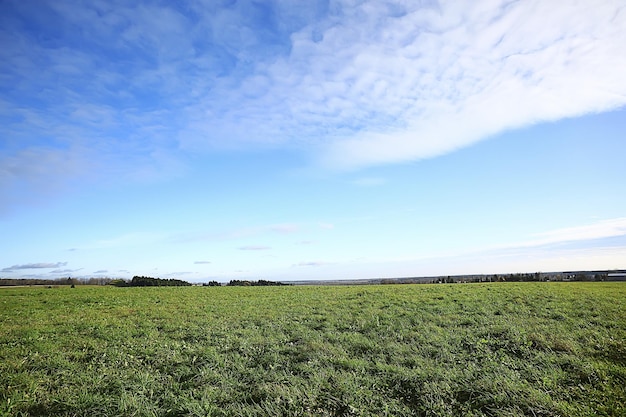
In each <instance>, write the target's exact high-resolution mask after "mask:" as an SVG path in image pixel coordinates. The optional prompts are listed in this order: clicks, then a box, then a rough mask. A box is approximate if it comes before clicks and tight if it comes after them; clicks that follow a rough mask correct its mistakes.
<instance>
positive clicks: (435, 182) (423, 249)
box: [0, 0, 626, 282]
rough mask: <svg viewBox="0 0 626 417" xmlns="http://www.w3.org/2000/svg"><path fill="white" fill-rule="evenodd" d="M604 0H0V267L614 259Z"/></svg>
mask: <svg viewBox="0 0 626 417" xmlns="http://www.w3.org/2000/svg"><path fill="white" fill-rule="evenodd" d="M624 74H626V3H625V2H624V1H623V0H620V1H611V0H599V1H594V2H581V1H574V0H559V1H541V0H538V1H535V0H520V1H499V0H476V1H471V2H461V1H456V0H450V1H447V0H442V1H430V0H424V1H415V0H411V1H386V0H363V1H360V0H345V1H343V0H337V1H335V0H327V1H315V0H311V1H306V2H303V1H295V0H293V1H290V0H277V1H269V0H268V1H239V0H205V1H201V0H198V1H185V2H171V1H136V0H130V1H128V0H124V1H112V0H106V1H98V0H93V1H88V2H85V1H78V0H76V1H74V0H54V1H46V0H40V1H36V2H31V1H26V2H25V1H20V0H5V1H2V2H0V278H50V279H55V278H62V277H76V278H81V277H84V278H88V277H114V278H118V277H119V278H126V279H127V278H131V277H132V276H134V275H146V276H152V277H161V278H178V279H183V280H186V281H190V282H206V281H209V280H218V281H221V282H226V281H229V280H231V279H252V280H256V279H269V280H289V281H296V280H310V279H324V280H325V279H357V278H359V279H365V278H380V277H413V276H437V275H456V274H493V273H515V272H550V271H570V270H593V269H618V268H619V269H624V268H626V162H625V161H626V107H625V105H626V77H625V76H624Z"/></svg>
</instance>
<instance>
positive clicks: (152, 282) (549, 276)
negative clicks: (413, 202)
mask: <svg viewBox="0 0 626 417" xmlns="http://www.w3.org/2000/svg"><path fill="white" fill-rule="evenodd" d="M522 281H525V282H528V281H530V282H538V281H626V270H604V271H577V272H548V273H544V272H535V273H528V274H493V275H456V276H440V277H413V278H378V279H376V278H375V279H365V280H334V281H291V282H288V283H285V282H278V281H267V280H264V279H261V280H258V281H249V280H238V279H235V280H231V281H229V282H228V283H226V284H222V283H220V282H218V281H209V282H205V283H202V284H195V285H202V286H205V287H220V286H227V287H268V286H281V285H294V284H301V285H302V284H304V285H372V284H452V283H472V282H522ZM29 285H44V286H59V285H70V286H73V285H114V286H116V287H181V286H191V285H194V284H192V283H190V282H187V281H183V280H180V279H163V278H152V277H145V276H134V277H133V278H132V280H130V281H128V280H124V279H115V278H57V279H32V278H0V286H2V287H10V286H29Z"/></svg>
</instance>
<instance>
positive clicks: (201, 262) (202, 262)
mask: <svg viewBox="0 0 626 417" xmlns="http://www.w3.org/2000/svg"><path fill="white" fill-rule="evenodd" d="M210 263H212V262H211V261H195V262H194V265H208V264H210Z"/></svg>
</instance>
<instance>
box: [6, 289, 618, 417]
mask: <svg viewBox="0 0 626 417" xmlns="http://www.w3.org/2000/svg"><path fill="white" fill-rule="evenodd" d="M625 300H626V284H623V283H519V284H514V283H494V284H484V285H483V284H471V285H461V284H453V285H393V286H391V285H389V286H359V287H271V288H268V287H255V288H245V287H222V288H215V287H185V288H111V287H77V288H74V289H70V288H67V287H60V288H52V289H47V288H35V287H33V288H13V289H3V290H0V415H10V416H50V415H54V416H266V415H272V416H275V415H284V416H298V415H302V416H306V415H322V416H324V415H326V416H335V415H337V416H339V415H343V416H383V415H389V416H458V415H461V416H463V415H464V416H603V415H604V416H624V415H626V406H625V404H626V388H625V387H626V302H625Z"/></svg>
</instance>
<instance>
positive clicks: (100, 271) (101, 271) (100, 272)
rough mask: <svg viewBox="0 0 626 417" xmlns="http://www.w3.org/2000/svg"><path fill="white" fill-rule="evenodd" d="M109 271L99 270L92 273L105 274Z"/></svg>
mask: <svg viewBox="0 0 626 417" xmlns="http://www.w3.org/2000/svg"><path fill="white" fill-rule="evenodd" d="M108 272H109V271H108V270H107V269H99V270H97V271H94V272H93V273H94V274H107V273H108Z"/></svg>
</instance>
